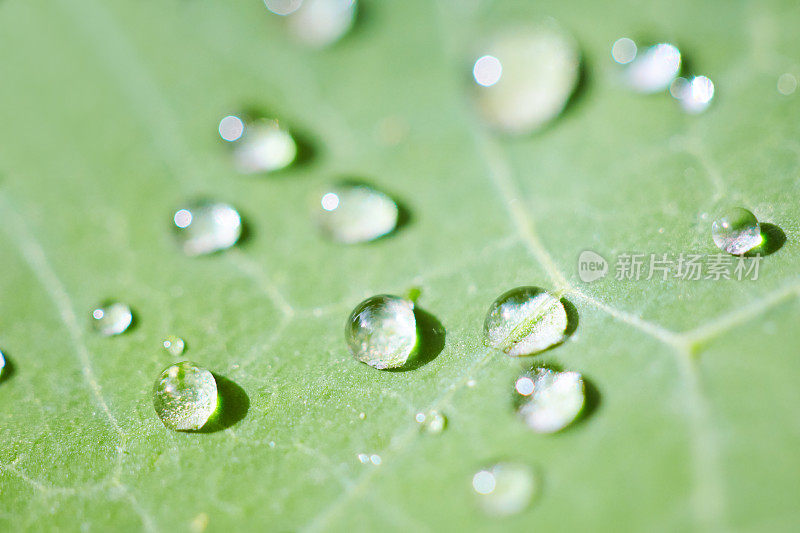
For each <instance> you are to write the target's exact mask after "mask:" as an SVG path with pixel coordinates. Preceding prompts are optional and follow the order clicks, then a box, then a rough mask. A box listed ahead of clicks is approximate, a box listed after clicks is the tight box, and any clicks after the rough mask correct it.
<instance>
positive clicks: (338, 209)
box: [317, 184, 400, 244]
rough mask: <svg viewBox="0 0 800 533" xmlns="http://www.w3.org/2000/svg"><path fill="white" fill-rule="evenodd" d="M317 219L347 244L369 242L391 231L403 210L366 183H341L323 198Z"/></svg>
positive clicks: (323, 229)
mask: <svg viewBox="0 0 800 533" xmlns="http://www.w3.org/2000/svg"><path fill="white" fill-rule="evenodd" d="M320 207H321V209H318V212H317V213H318V216H317V219H318V223H319V226H320V228H322V231H323V232H324V233H325V234H326V235H328V236H329V237H330V238H331V239H333V240H335V241H339V242H343V243H347V244H353V243H358V242H366V241H371V240H374V239H377V238H378V237H382V236H383V235H386V234H387V233H391V232H392V231H393V230H394V229H395V227H397V220H398V217H399V214H400V210H399V208H398V207H397V204H396V203H395V202H394V200H392V199H391V198H389V197H388V196H387V195H385V194H383V193H382V192H379V191H376V190H375V189H373V188H371V187H368V186H366V185H360V184H342V185H337V186H334V187H331V188H329V189H328V190H327V191H326V192H325V194H323V195H322V198H321V199H320Z"/></svg>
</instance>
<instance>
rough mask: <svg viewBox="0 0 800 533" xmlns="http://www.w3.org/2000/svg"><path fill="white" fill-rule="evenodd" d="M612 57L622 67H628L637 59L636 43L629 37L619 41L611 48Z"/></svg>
mask: <svg viewBox="0 0 800 533" xmlns="http://www.w3.org/2000/svg"><path fill="white" fill-rule="evenodd" d="M611 57H613V58H614V61H616V62H617V63H619V64H620V65H627V64H628V63H630V62H631V61H633V60H634V59H636V43H635V42H633V39H629V38H627V37H621V38H619V39H617V40H616V41H614V45H613V46H612V47H611Z"/></svg>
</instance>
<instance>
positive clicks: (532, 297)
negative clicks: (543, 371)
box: [483, 287, 567, 356]
mask: <svg viewBox="0 0 800 533" xmlns="http://www.w3.org/2000/svg"><path fill="white" fill-rule="evenodd" d="M566 329H567V312H566V310H565V309H564V304H562V303H561V302H560V301H559V300H558V299H557V298H555V297H554V296H552V295H551V294H550V293H549V292H547V291H545V290H544V289H540V288H539V287H517V288H516V289H511V290H510V291H508V292H506V293H504V294H502V295H501V296H500V297H499V298H498V299H497V300H495V301H494V303H492V305H491V307H489V311H488V313H487V314H486V321H485V322H484V324H483V330H484V334H485V335H486V340H487V342H488V343H489V344H490V345H491V346H494V347H495V348H499V349H501V350H503V351H504V352H505V353H507V354H508V355H512V356H519V355H530V354H534V353H537V352H540V351H542V350H545V349H547V348H549V347H550V346H553V345H554V344H557V343H559V342H561V341H562V340H563V339H564V334H565V332H566Z"/></svg>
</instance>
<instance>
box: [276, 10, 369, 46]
mask: <svg viewBox="0 0 800 533" xmlns="http://www.w3.org/2000/svg"><path fill="white" fill-rule="evenodd" d="M356 10H357V7H356V1H355V0H305V1H304V2H303V3H302V5H300V7H299V9H297V10H295V11H294V12H293V13H292V14H291V15H290V16H289V17H288V20H287V24H288V27H289V32H290V33H291V34H292V35H293V36H294V37H295V38H296V39H297V40H298V41H300V42H302V43H304V44H307V45H309V46H313V47H317V48H322V47H325V46H329V45H331V44H333V43H335V42H336V41H338V40H339V39H341V38H342V37H343V36H344V35H345V34H346V33H347V32H348V31H350V28H351V27H352V26H353V21H354V20H355V16H356Z"/></svg>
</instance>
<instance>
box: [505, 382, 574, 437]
mask: <svg viewBox="0 0 800 533" xmlns="http://www.w3.org/2000/svg"><path fill="white" fill-rule="evenodd" d="M514 388H515V390H516V392H517V395H518V397H517V398H518V400H519V401H518V412H519V414H520V415H521V416H522V419H523V420H524V421H525V423H527V424H528V426H530V428H531V429H533V430H534V431H536V432H537V433H554V432H556V431H560V430H562V429H564V428H565V427H567V426H568V425H569V424H570V423H571V422H572V421H573V420H575V418H576V417H577V416H578V414H579V413H580V412H581V410H582V409H583V403H584V397H585V394H584V385H583V379H582V378H581V375H580V374H579V373H577V372H557V371H555V370H550V369H549V368H537V369H536V370H535V371H534V372H533V373H532V374H530V375H525V376H522V377H520V378H519V379H517V381H516V383H515V384H514Z"/></svg>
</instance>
